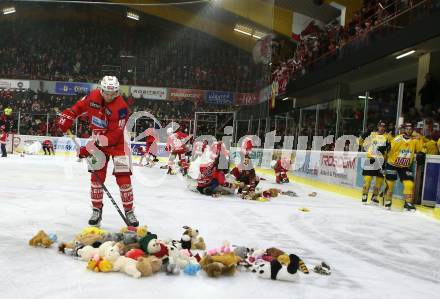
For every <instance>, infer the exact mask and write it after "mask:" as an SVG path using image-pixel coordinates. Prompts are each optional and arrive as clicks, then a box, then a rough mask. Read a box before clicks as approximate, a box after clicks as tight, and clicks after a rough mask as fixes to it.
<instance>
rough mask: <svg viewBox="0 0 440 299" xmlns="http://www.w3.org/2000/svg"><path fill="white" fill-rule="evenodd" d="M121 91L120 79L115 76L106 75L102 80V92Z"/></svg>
mask: <svg viewBox="0 0 440 299" xmlns="http://www.w3.org/2000/svg"><path fill="white" fill-rule="evenodd" d="M118 91H119V81H118V78H116V77H115V76H105V77H104V78H102V80H101V94H103V95H104V94H112V93H114V94H115V95H116V94H117V93H118Z"/></svg>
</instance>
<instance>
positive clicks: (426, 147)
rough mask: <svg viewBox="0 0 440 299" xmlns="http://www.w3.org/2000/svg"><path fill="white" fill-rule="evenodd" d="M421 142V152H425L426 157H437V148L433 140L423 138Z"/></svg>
mask: <svg viewBox="0 0 440 299" xmlns="http://www.w3.org/2000/svg"><path fill="white" fill-rule="evenodd" d="M439 140H440V139H439ZM423 142H424V144H423V152H425V153H426V154H427V155H438V147H437V142H436V141H435V140H432V139H429V138H427V137H423Z"/></svg>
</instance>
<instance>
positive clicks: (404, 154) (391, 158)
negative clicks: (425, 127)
mask: <svg viewBox="0 0 440 299" xmlns="http://www.w3.org/2000/svg"><path fill="white" fill-rule="evenodd" d="M422 151H423V141H422V138H420V135H415V134H414V135H413V136H412V137H411V138H408V139H406V138H404V137H403V135H402V134H401V135H397V136H396V137H395V138H394V139H393V140H392V141H391V148H390V150H389V151H388V157H387V163H388V164H391V165H393V166H395V167H401V168H404V167H410V166H411V164H412V162H413V161H414V157H415V155H416V154H417V153H418V152H422Z"/></svg>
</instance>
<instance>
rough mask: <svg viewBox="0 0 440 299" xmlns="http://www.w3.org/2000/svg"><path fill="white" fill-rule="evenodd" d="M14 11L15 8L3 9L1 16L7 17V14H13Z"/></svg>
mask: <svg viewBox="0 0 440 299" xmlns="http://www.w3.org/2000/svg"><path fill="white" fill-rule="evenodd" d="M15 11H16V10H15V7H8V8H4V9H3V14H4V15H8V14H11V13H14V12H15Z"/></svg>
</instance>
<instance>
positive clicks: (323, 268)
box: [313, 262, 332, 275]
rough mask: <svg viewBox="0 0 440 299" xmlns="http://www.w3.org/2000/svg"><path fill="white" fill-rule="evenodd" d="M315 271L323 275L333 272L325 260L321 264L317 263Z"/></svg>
mask: <svg viewBox="0 0 440 299" xmlns="http://www.w3.org/2000/svg"><path fill="white" fill-rule="evenodd" d="M313 271H314V272H316V273H318V274H321V275H330V274H332V270H331V268H330V266H329V265H328V264H327V263H325V262H321V264H320V265H316V266H315V268H313Z"/></svg>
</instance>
